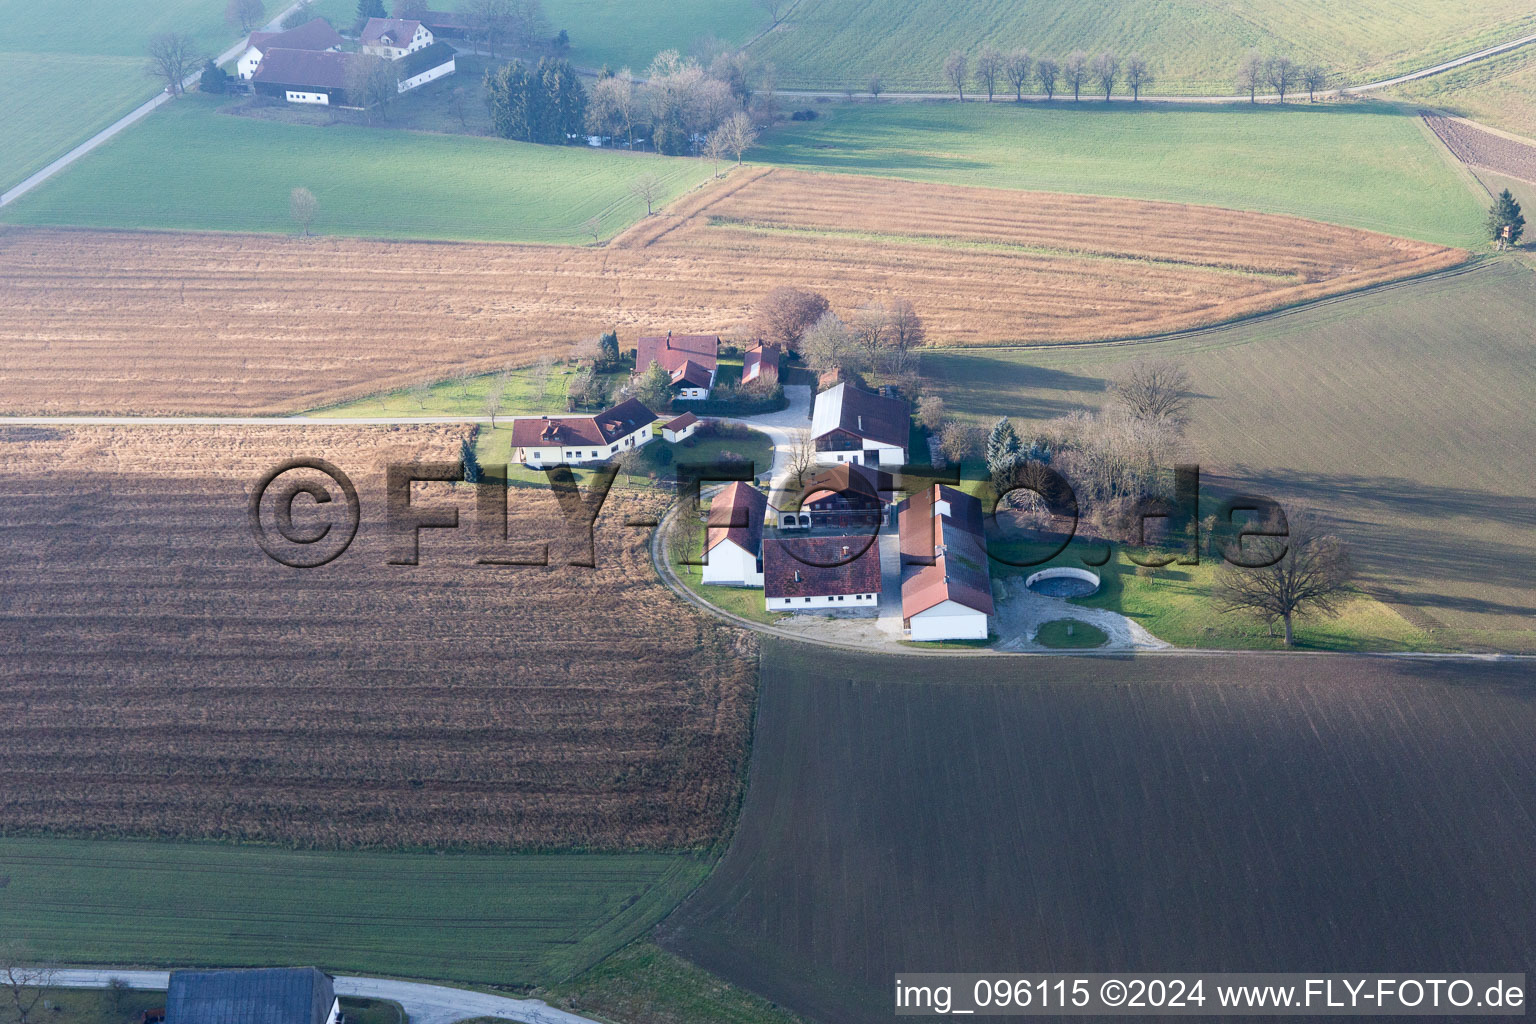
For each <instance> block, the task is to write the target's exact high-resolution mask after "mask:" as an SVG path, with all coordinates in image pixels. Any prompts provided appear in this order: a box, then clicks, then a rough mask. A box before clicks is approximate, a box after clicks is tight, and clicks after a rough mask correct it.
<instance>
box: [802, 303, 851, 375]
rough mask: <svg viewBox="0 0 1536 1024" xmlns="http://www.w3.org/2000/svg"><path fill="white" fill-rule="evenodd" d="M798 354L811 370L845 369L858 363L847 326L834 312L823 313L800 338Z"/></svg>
mask: <svg viewBox="0 0 1536 1024" xmlns="http://www.w3.org/2000/svg"><path fill="white" fill-rule="evenodd" d="M800 355H801V357H802V358H803V359H804V360H805V363H806V365H807V366H809V367H810V368H811V369H813V370H818V371H825V370H847V369H853V368H855V367H856V366H857V365H858V353H857V351H856V350H855V348H854V344H853V339H852V338H851V337H850V336H849V334H848V328H847V327H845V326H844V325H843V321H842V320H841V319H839V318H838V315H837V314H836V313H832V312H827V313H823V314H822V315H821V317H820V318H819V319H818V320H817V321H816V322H815V323H814V324H812V325H811V327H810V329H809V330H807V331H806V332H805V335H804V337H802V338H801V339H800Z"/></svg>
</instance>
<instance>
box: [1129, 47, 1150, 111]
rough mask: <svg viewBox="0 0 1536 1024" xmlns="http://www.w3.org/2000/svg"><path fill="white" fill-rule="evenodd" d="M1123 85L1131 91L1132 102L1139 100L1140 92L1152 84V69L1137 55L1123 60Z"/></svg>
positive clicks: (1134, 54) (1143, 58)
mask: <svg viewBox="0 0 1536 1024" xmlns="http://www.w3.org/2000/svg"><path fill="white" fill-rule="evenodd" d="M1125 84H1126V86H1127V87H1128V88H1129V89H1130V90H1131V99H1132V100H1133V101H1138V102H1139V101H1140V100H1141V90H1143V89H1145V88H1147V87H1148V86H1150V85H1151V84H1152V68H1151V67H1150V66H1149V65H1148V64H1147V59H1146V58H1145V57H1143V56H1142V55H1141V54H1139V53H1133V54H1131V55H1130V56H1129V57H1127V58H1125Z"/></svg>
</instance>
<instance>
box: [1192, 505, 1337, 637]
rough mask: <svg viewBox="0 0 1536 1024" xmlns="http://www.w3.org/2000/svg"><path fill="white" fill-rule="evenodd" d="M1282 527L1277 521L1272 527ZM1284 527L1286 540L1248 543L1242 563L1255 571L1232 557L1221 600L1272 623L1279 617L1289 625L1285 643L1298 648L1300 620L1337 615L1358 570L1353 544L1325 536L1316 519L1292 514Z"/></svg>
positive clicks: (1221, 581)
mask: <svg viewBox="0 0 1536 1024" xmlns="http://www.w3.org/2000/svg"><path fill="white" fill-rule="evenodd" d="M1280 526H1281V524H1279V523H1274V522H1272V523H1270V524H1269V527H1268V528H1270V529H1279V527H1280ZM1284 527H1285V532H1286V535H1285V536H1279V537H1248V538H1245V539H1244V541H1243V545H1242V551H1241V553H1240V556H1239V557H1240V560H1241V561H1243V562H1244V563H1246V564H1247V565H1248V566H1255V567H1254V568H1248V567H1246V566H1243V565H1233V564H1231V561H1232V559H1231V558H1230V557H1229V560H1228V563H1227V564H1225V565H1223V566H1222V569H1221V573H1220V574H1219V576H1218V577H1217V582H1216V587H1215V597H1216V600H1217V602H1218V604H1219V605H1220V606H1221V607H1222V608H1224V609H1226V610H1227V611H1251V612H1257V613H1258V614H1259V615H1262V616H1263V617H1264V618H1265V619H1266V620H1268V621H1269V622H1270V623H1273V622H1274V621H1275V620H1276V619H1279V620H1280V621H1281V622H1283V623H1284V624H1285V644H1286V646H1287V647H1292V646H1295V643H1296V634H1295V628H1294V623H1293V620H1294V618H1295V617H1296V616H1297V615H1303V614H1307V613H1309V612H1318V613H1321V614H1323V615H1334V614H1336V613H1337V612H1338V609H1339V605H1340V604H1341V602H1342V601H1343V599H1344V598H1345V596H1346V595H1347V593H1348V590H1349V586H1350V582H1351V581H1352V580H1353V579H1354V567H1353V564H1352V561H1351V559H1350V555H1349V548H1348V546H1347V545H1346V544H1345V543H1344V542H1343V541H1342V540H1340V539H1339V538H1338V537H1335V536H1332V535H1331V534H1327V533H1324V532H1323V531H1322V530H1321V528H1320V527H1319V525H1318V524H1317V522H1316V521H1315V520H1313V519H1312V518H1311V517H1310V516H1307V515H1292V516H1289V517H1287V522H1286V523H1285V524H1284ZM1236 554H1238V553H1236V552H1229V556H1230V555H1236ZM1264 563H1267V564H1264Z"/></svg>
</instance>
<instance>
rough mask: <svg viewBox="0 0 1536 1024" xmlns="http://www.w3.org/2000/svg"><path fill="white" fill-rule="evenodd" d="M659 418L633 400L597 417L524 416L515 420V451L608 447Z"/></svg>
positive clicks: (513, 426) (513, 443) (513, 442)
mask: <svg viewBox="0 0 1536 1024" xmlns="http://www.w3.org/2000/svg"><path fill="white" fill-rule="evenodd" d="M655 419H656V414H655V413H653V412H651V410H649V409H647V408H646V407H645V406H644V405H643V404H642V403H641V402H640V400H639V399H636V398H631V399H629V400H628V401H625V402H621V403H619V404H618V405H616V406H614V407H613V408H612V409H608V410H605V411H603V412H600V413H598V414H597V415H596V416H541V417H535V416H525V417H522V418H520V419H516V420H513V421H512V446H513V447H514V448H553V447H555V446H556V445H562V446H566V447H574V446H580V445H608V444H612V443H613V442H615V441H617V440H618V439H619V438H621V437H626V436H628V435H630V434H633V433H634V432H635V431H637V430H639V429H640V428H641V427H643V426H645V425H646V424H647V423H652V422H654V421H655Z"/></svg>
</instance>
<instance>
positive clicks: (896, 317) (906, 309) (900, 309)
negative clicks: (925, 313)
mask: <svg viewBox="0 0 1536 1024" xmlns="http://www.w3.org/2000/svg"><path fill="white" fill-rule="evenodd" d="M887 309H888V312H889V316H890V323H889V326H890V333H891V347H892V348H894V349H896V350H897V351H900V352H908V351H910V350H912V349H914V348H917V347H918V346H920V345H921V344H922V343H923V342H924V341H926V340H928V328H927V327H925V326H924V325H923V318H922V317H920V316H918V315H917V307H916V306H914V305H912V300H911V299H893V300H891V304H890V306H889V307H887Z"/></svg>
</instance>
